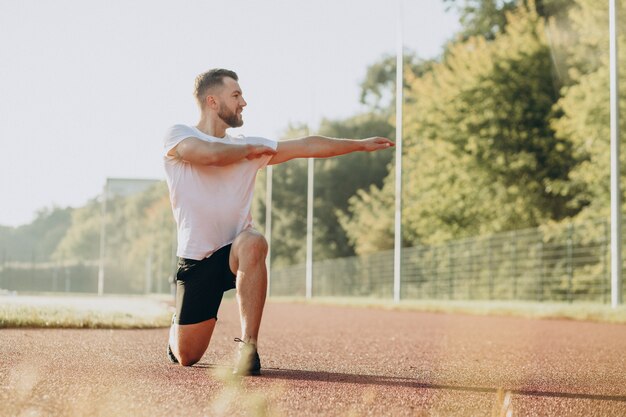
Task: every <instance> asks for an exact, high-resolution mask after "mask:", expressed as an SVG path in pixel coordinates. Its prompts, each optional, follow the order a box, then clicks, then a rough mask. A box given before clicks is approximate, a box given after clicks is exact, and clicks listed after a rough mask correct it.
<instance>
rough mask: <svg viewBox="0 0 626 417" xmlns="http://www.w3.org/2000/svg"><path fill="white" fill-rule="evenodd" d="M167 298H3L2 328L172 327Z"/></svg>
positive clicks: (76, 296)
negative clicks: (170, 325)
mask: <svg viewBox="0 0 626 417" xmlns="http://www.w3.org/2000/svg"><path fill="white" fill-rule="evenodd" d="M170 319H171V312H169V309H168V306H167V303H166V301H165V299H159V298H155V297H139V296H135V297H133V296H102V297H97V296H95V295H94V296H89V295H83V294H81V295H76V294H74V295H65V294H64V295H58V296H49V295H46V296H11V295H3V296H0V328H88V329H105V328H106V329H144V328H155V327H166V326H168V325H169V323H170Z"/></svg>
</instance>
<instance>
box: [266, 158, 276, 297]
mask: <svg viewBox="0 0 626 417" xmlns="http://www.w3.org/2000/svg"><path fill="white" fill-rule="evenodd" d="M273 168H274V167H273V166H272V165H268V166H267V168H266V170H265V175H266V179H265V239H267V246H268V248H267V258H265V265H266V268H267V296H268V297H269V296H270V289H271V287H272V285H271V284H272V177H273V175H274V169H273Z"/></svg>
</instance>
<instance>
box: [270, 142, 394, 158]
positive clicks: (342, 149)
mask: <svg viewBox="0 0 626 417" xmlns="http://www.w3.org/2000/svg"><path fill="white" fill-rule="evenodd" d="M391 146H394V143H393V142H392V141H390V140H389V139H387V138H383V137H373V138H367V139H335V138H328V137H325V136H307V137H304V138H301V139H292V140H286V141H282V142H278V147H277V148H276V154H275V155H274V156H273V157H272V159H270V162H269V164H270V165H275V164H280V163H282V162H286V161H289V160H290V159H294V158H330V157H333V156H339V155H344V154H347V153H351V152H357V151H365V152H372V151H378V150H381V149H387V148H389V147H391Z"/></svg>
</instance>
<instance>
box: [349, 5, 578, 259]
mask: <svg viewBox="0 0 626 417" xmlns="http://www.w3.org/2000/svg"><path fill="white" fill-rule="evenodd" d="M544 25H545V22H544V20H543V19H542V18H541V17H540V16H539V15H538V14H537V13H536V12H535V11H534V10H533V9H532V8H526V7H520V8H518V9H516V11H515V13H511V14H509V15H508V20H507V31H506V32H504V33H499V34H497V35H496V36H495V38H494V39H493V40H492V41H487V40H486V39H485V38H484V37H473V38H470V39H468V40H467V41H464V42H460V43H457V44H454V45H450V47H449V51H448V53H447V55H446V58H445V60H444V62H442V63H440V64H437V65H435V66H433V69H432V71H431V72H429V73H427V74H425V75H424V76H422V77H417V78H415V79H414V80H413V81H412V82H411V85H410V87H411V89H410V93H409V95H410V98H411V100H410V101H409V103H407V105H406V108H405V114H406V116H405V120H406V126H405V144H406V153H405V156H404V158H405V159H404V164H403V166H404V167H405V169H404V187H403V189H404V193H403V198H404V201H405V204H404V216H403V225H404V232H403V238H404V239H405V240H408V241H410V242H411V243H413V244H418V243H437V242H441V241H442V240H446V239H450V238H458V237H463V236H469V235H475V234H478V233H486V232H496V231H502V230H511V229H515V228H523V227H530V226H536V225H538V224H541V223H543V222H545V221H547V220H550V219H552V220H560V219H563V218H565V217H567V216H571V215H573V214H575V213H576V212H577V211H578V210H580V208H581V205H582V204H584V202H581V201H579V200H577V199H576V191H577V190H576V189H572V188H568V187H567V186H566V184H567V183H568V175H569V172H570V171H571V170H572V169H573V167H574V166H575V165H576V164H577V162H578V160H577V159H576V158H575V157H574V156H573V151H572V144H571V142H569V141H568V140H567V138H558V137H556V136H555V134H554V132H553V130H552V129H551V127H550V118H551V116H552V114H553V113H552V106H553V105H554V103H555V102H556V101H557V100H558V98H559V90H558V86H556V85H555V84H554V79H553V77H552V73H551V71H552V68H553V67H552V61H551V57H550V51H549V48H548V46H547V42H546V39H545V30H544V29H545V26H544ZM392 195H393V181H391V180H386V181H385V185H384V187H383V189H382V190H381V191H380V192H378V191H377V192H374V193H372V195H371V196H370V199H369V200H370V201H369V202H368V201H366V199H364V198H363V196H361V198H356V199H353V200H352V201H351V207H350V212H351V213H352V214H353V215H356V213H360V212H361V211H362V210H368V207H376V206H379V207H380V206H382V205H383V204H384V203H385V202H387V203H386V204H389V202H390V201H391V200H392V199H391V198H390V197H391V196H392ZM375 198H376V199H378V201H376V200H373V199H375ZM375 218H376V217H375V214H374V213H371V214H368V215H365V214H363V213H361V214H359V217H358V219H361V220H363V219H375ZM343 224H344V226H345V227H346V228H347V230H348V231H349V233H348V234H349V236H350V239H351V241H352V242H355V244H356V245H357V250H360V249H358V248H363V249H362V250H360V251H361V252H364V251H365V250H366V249H365V248H375V249H386V248H385V247H381V245H380V244H379V242H389V241H390V239H381V238H380V237H377V238H376V239H377V241H373V239H372V237H371V236H370V235H369V234H368V232H369V230H372V229H373V228H374V227H375V225H374V224H369V223H367V222H362V223H361V224H358V225H354V226H350V222H347V223H346V222H344V223H343ZM387 230H388V229H387Z"/></svg>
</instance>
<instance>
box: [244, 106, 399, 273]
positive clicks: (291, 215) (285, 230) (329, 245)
mask: <svg viewBox="0 0 626 417" xmlns="http://www.w3.org/2000/svg"><path fill="white" fill-rule="evenodd" d="M307 132H308V128H307V127H306V126H303V125H299V126H291V127H290V128H289V129H288V130H287V131H286V132H285V133H284V137H286V138H296V137H301V136H305V135H307V134H308V133H307ZM319 134H320V135H324V136H331V137H347V138H363V137H371V136H385V137H390V138H393V136H394V134H393V127H392V126H391V124H390V122H389V119H388V117H387V116H385V115H383V114H378V113H365V114H360V115H357V116H354V117H351V118H348V119H345V120H323V121H322V123H321V125H320V128H319ZM392 158H393V152H391V151H387V152H375V153H353V154H350V155H345V156H342V157H340V158H332V159H317V160H315V162H314V164H315V165H314V170H315V177H314V178H315V180H314V206H313V207H314V222H315V223H314V233H313V251H314V254H315V255H314V256H315V259H316V260H321V259H328V258H337V257H342V256H350V255H353V254H354V250H353V247H352V245H351V244H350V243H349V241H348V237H347V235H346V232H345V231H344V229H343V228H342V227H341V225H340V213H341V212H342V211H345V210H347V208H348V200H349V199H350V197H351V196H352V195H354V194H355V193H356V192H357V190H360V189H367V188H368V187H370V186H371V185H372V184H373V185H376V186H381V185H382V181H383V178H385V176H386V175H387V167H388V165H389V163H390V161H391V159H392ZM307 164H308V163H307V161H306V160H291V161H288V162H286V163H284V164H281V165H277V166H274V167H273V182H272V253H271V256H272V264H273V265H277V266H280V265H292V264H295V263H301V262H304V260H305V258H306V213H307V174H308V165H307ZM364 167H367V169H364ZM265 183H266V180H265V173H263V174H262V175H260V176H259V178H258V179H257V186H256V194H255V205H254V215H253V217H254V218H255V219H256V220H257V226H258V227H259V228H260V229H261V230H263V229H264V226H263V225H264V218H265V217H264V216H265Z"/></svg>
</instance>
